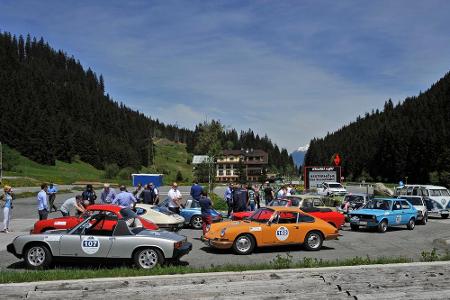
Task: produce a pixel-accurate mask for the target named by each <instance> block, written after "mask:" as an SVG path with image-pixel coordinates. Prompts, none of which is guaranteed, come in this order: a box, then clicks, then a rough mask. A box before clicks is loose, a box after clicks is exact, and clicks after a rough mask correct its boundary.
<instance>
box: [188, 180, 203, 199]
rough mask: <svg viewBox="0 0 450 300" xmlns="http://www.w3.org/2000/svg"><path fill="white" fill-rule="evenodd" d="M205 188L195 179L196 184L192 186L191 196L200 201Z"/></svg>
mask: <svg viewBox="0 0 450 300" xmlns="http://www.w3.org/2000/svg"><path fill="white" fill-rule="evenodd" d="M202 192H203V188H202V187H201V185H199V184H198V181H194V184H193V185H192V187H191V193H190V194H191V197H192V198H193V199H194V200H197V201H200V197H201V195H202Z"/></svg>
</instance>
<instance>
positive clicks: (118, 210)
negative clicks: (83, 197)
mask: <svg viewBox="0 0 450 300" xmlns="http://www.w3.org/2000/svg"><path fill="white" fill-rule="evenodd" d="M86 210H87V211H86V212H85V213H84V214H82V215H81V216H79V217H75V216H68V217H61V218H55V219H47V220H41V221H37V222H36V223H35V224H34V228H33V230H32V231H31V233H42V232H45V231H47V230H53V229H70V228H73V227H75V226H76V225H78V224H79V223H81V222H82V221H83V220H84V219H85V218H86V216H88V215H91V214H96V213H100V214H107V217H106V218H104V219H103V221H102V222H100V223H99V224H95V227H96V228H97V229H98V230H104V231H111V230H113V229H114V226H115V225H116V224H117V220H122V219H123V220H126V221H127V222H130V223H134V224H137V223H140V225H141V226H142V227H144V228H145V229H150V230H157V229H158V226H157V225H156V224H154V223H153V222H151V221H149V220H147V219H144V218H142V217H140V216H138V215H137V214H136V213H135V212H134V211H133V210H131V208H129V207H122V206H117V205H111V204H93V205H89V206H88V207H87V208H86Z"/></svg>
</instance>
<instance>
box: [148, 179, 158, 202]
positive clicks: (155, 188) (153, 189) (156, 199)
mask: <svg viewBox="0 0 450 300" xmlns="http://www.w3.org/2000/svg"><path fill="white" fill-rule="evenodd" d="M150 189H152V191H153V204H155V205H158V203H159V192H158V188H157V187H156V186H154V185H153V182H150Z"/></svg>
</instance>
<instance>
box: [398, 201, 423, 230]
mask: <svg viewBox="0 0 450 300" xmlns="http://www.w3.org/2000/svg"><path fill="white" fill-rule="evenodd" d="M398 198H400V199H405V200H408V202H409V203H411V204H412V205H413V206H414V208H415V209H417V221H419V222H420V223H422V224H423V225H426V224H427V222H428V209H427V205H426V203H425V202H426V201H425V200H424V199H423V197H422V196H398Z"/></svg>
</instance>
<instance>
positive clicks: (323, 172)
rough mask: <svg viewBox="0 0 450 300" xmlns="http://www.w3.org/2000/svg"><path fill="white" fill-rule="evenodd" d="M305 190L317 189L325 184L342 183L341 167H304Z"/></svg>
mask: <svg viewBox="0 0 450 300" xmlns="http://www.w3.org/2000/svg"><path fill="white" fill-rule="evenodd" d="M304 172H305V173H304V177H303V179H304V181H305V189H311V188H317V187H320V185H321V184H322V183H323V182H326V181H331V182H341V167H339V166H323V167H304Z"/></svg>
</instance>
